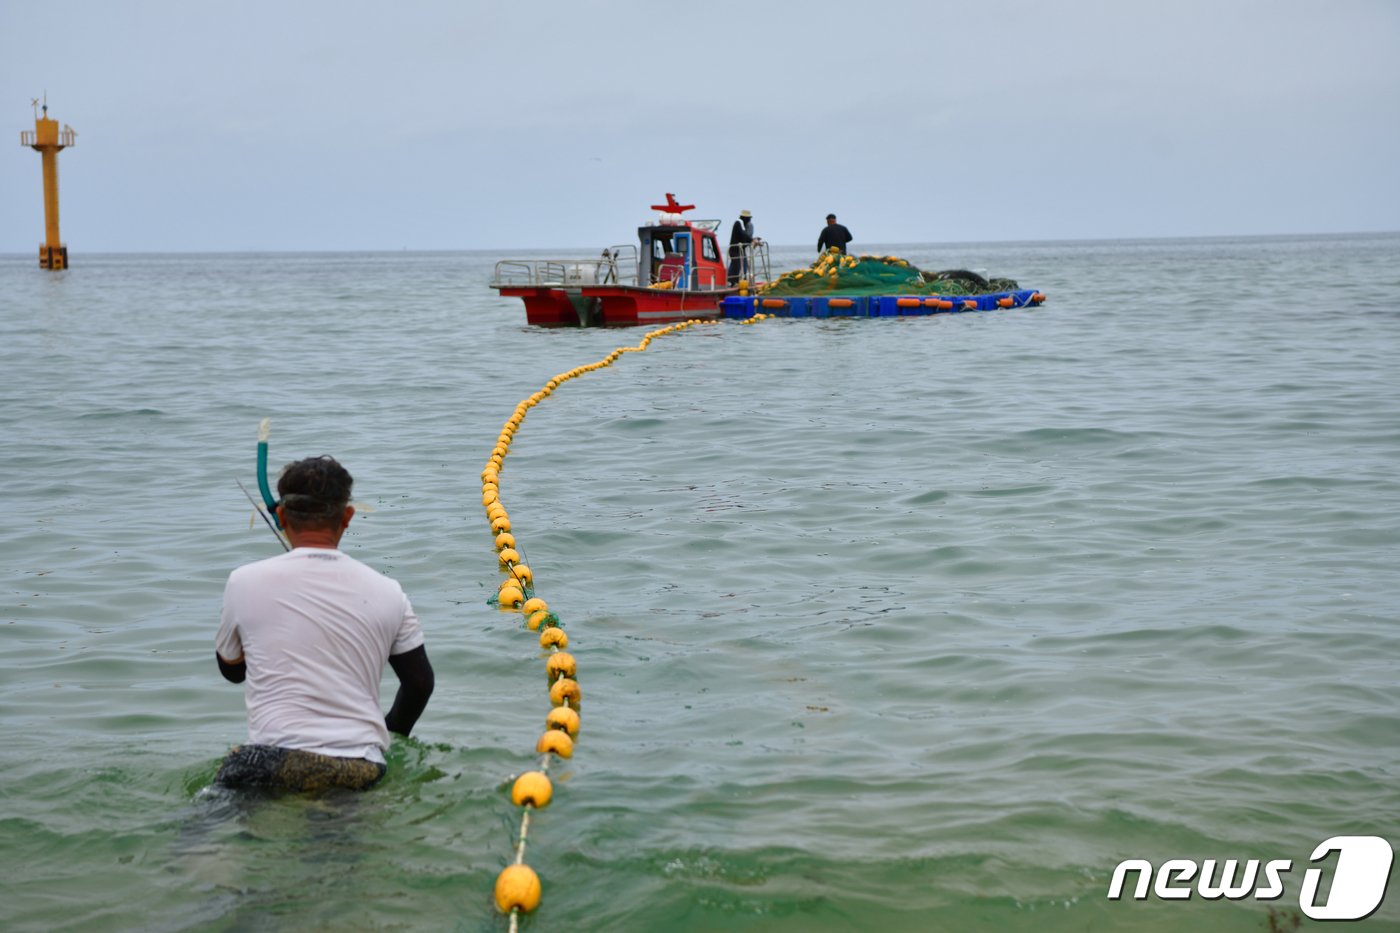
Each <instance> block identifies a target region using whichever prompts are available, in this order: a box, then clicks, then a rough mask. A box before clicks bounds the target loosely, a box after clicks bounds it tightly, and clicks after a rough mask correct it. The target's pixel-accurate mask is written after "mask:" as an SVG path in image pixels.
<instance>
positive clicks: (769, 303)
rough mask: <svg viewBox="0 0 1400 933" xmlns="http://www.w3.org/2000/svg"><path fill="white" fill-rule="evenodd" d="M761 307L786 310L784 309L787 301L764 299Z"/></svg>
mask: <svg viewBox="0 0 1400 933" xmlns="http://www.w3.org/2000/svg"><path fill="white" fill-rule="evenodd" d="M763 307H765V308H786V307H787V301H786V300H785V299H782V298H765V299H763Z"/></svg>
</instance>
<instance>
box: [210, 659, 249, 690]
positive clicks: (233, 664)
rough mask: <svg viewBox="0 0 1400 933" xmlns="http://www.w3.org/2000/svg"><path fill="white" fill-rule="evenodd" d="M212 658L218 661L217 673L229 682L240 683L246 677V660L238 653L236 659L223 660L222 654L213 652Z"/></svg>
mask: <svg viewBox="0 0 1400 933" xmlns="http://www.w3.org/2000/svg"><path fill="white" fill-rule="evenodd" d="M214 660H216V661H218V662H219V673H220V674H223V675H224V680H227V681H228V682H229V683H231V684H241V683H243V681H245V680H247V679H248V662H247V661H246V660H244V658H243V656H242V655H239V657H238V660H237V661H225V660H224V656H223V655H221V654H219V652H217V651H215V652H214Z"/></svg>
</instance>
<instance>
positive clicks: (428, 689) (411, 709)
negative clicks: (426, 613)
mask: <svg viewBox="0 0 1400 933" xmlns="http://www.w3.org/2000/svg"><path fill="white" fill-rule="evenodd" d="M389 666H390V667H392V668H393V669H394V674H395V675H397V676H398V678H399V692H398V694H397V695H396V696H395V697H394V705H393V706H392V707H391V708H390V709H389V715H387V716H385V717H384V725H386V726H388V727H389V731H390V732H396V733H398V734H399V735H408V734H409V733H410V732H412V731H413V724H414V723H416V722H417V721H418V717H419V716H421V715H423V710H424V709H425V708H426V707H427V705H428V698H429V697H430V696H432V695H433V666H432V665H431V664H429V663H428V652H427V649H425V648H424V647H423V646H422V645H419V646H418V647H417V648H414V649H413V650H411V651H405V652H404V653H403V654H391V655H389Z"/></svg>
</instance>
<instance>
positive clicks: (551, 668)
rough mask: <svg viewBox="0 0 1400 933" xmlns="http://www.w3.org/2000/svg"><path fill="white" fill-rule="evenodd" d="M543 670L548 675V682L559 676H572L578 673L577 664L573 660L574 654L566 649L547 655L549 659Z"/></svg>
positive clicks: (552, 681)
mask: <svg viewBox="0 0 1400 933" xmlns="http://www.w3.org/2000/svg"><path fill="white" fill-rule="evenodd" d="M545 672H546V673H547V674H548V675H549V682H550V683H554V681H556V680H558V679H559V678H561V677H573V676H575V675H576V674H577V673H578V664H577V663H575V661H574V656H573V655H571V654H569V653H568V652H566V651H560V652H559V653H557V654H552V655H550V656H549V661H548V662H547V663H546V664H545Z"/></svg>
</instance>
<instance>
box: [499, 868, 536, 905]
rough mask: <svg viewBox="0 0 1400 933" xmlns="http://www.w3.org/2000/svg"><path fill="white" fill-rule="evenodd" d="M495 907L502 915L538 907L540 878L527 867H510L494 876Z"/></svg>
mask: <svg viewBox="0 0 1400 933" xmlns="http://www.w3.org/2000/svg"><path fill="white" fill-rule="evenodd" d="M496 906H497V907H499V908H500V909H501V912H502V913H507V914H508V913H510V912H511V911H512V910H522V911H525V912H526V913H529V912H530V911H532V910H534V909H535V908H536V907H538V906H540V876H539V875H537V874H535V870H534V869H533V868H531V867H530V866H529V865H510V866H507V867H506V868H504V869H503V870H502V871H501V873H500V874H499V875H497V876H496Z"/></svg>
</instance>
